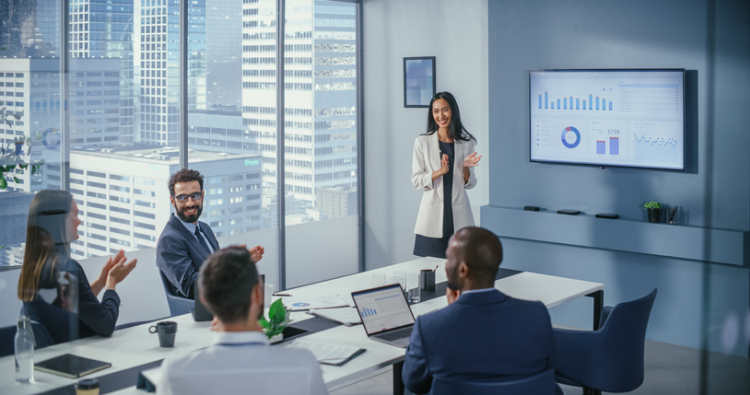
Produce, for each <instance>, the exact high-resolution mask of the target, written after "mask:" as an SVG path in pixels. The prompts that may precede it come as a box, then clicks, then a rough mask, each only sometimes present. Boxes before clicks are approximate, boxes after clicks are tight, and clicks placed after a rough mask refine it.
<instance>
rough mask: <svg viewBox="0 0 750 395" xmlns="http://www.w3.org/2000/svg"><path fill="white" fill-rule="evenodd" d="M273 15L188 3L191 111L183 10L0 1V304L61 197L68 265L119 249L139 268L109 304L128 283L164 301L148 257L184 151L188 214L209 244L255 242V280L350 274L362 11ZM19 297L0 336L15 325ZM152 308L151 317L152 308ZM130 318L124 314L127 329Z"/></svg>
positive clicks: (159, 2) (156, 3)
mask: <svg viewBox="0 0 750 395" xmlns="http://www.w3.org/2000/svg"><path fill="white" fill-rule="evenodd" d="M277 3H278V2H277V0H212V1H210V2H209V1H206V0H193V1H190V2H189V5H188V14H187V35H186V37H187V42H188V56H187V63H186V65H185V69H186V70H187V80H188V81H187V82H188V85H187V86H188V89H187V92H186V94H185V97H184V100H186V102H187V108H188V114H187V115H183V114H180V108H181V107H180V104H181V103H183V101H182V100H183V97H182V96H181V91H180V71H181V68H182V67H183V65H182V64H181V61H180V43H181V42H182V41H181V33H180V22H181V18H182V16H181V14H180V1H179V0H136V1H132V0H65V1H60V0H58V1H38V2H14V1H11V2H2V3H1V4H0V23H1V24H2V29H0V38H2V40H0V146H1V147H0V148H2V150H0V171H2V175H1V176H0V206H2V208H3V210H2V212H0V223H2V226H0V276H3V277H2V278H0V283H2V282H4V283H5V284H7V285H8V287H6V288H2V287H0V290H2V289H4V291H2V292H0V294H1V296H2V297H3V298H9V299H13V298H15V283H16V282H17V281H18V274H17V272H18V271H13V270H7V269H12V268H16V269H17V268H19V267H21V266H22V264H23V260H24V251H25V242H26V236H27V235H26V231H27V218H28V212H29V208H30V206H31V201H32V199H33V198H34V196H35V195H36V194H37V193H38V192H39V191H42V190H69V191H70V193H71V194H72V197H73V199H74V201H75V202H76V205H77V206H78V209H79V212H78V218H79V219H80V221H81V224H80V225H79V226H78V229H77V232H76V233H77V236H78V237H77V239H76V240H73V241H71V242H70V245H69V253H70V257H71V258H73V259H74V260H76V261H77V262H79V263H81V264H82V266H83V268H84V270H85V271H86V273H87V276H88V277H89V280H90V281H91V280H94V279H95V278H96V277H97V276H98V275H99V270H100V268H101V267H102V265H103V264H104V262H105V261H106V260H107V258H108V257H109V256H111V255H113V254H116V253H117V252H118V251H119V250H121V249H122V250H125V251H126V253H127V254H128V255H129V257H131V258H138V260H139V268H138V269H136V271H135V272H134V274H132V275H131V276H134V277H136V278H137V279H135V280H126V281H132V282H133V284H134V285H133V286H132V287H126V289H124V290H123V291H122V294H121V296H122V298H123V300H127V299H128V298H129V296H128V295H127V294H128V293H132V294H133V296H132V297H133V298H137V296H136V295H137V294H138V293H139V292H144V291H142V289H141V288H143V289H148V290H149V292H151V293H153V297H154V298H157V297H159V298H160V297H161V293H162V288H161V283H160V280H159V278H158V275H157V273H158V270H157V269H156V266H155V259H156V258H155V248H156V246H157V242H158V239H159V235H160V234H161V232H162V230H163V229H164V226H165V224H166V223H167V222H168V220H169V218H170V215H171V214H172V213H173V212H174V208H173V207H172V205H171V203H170V200H169V191H168V189H167V182H168V179H169V177H170V175H171V174H173V173H175V172H176V171H177V170H179V169H180V168H181V167H182V166H183V165H185V163H184V162H182V159H181V154H186V156H187V158H188V162H187V166H188V167H189V168H193V169H196V170H199V171H200V172H201V173H202V174H203V175H204V180H205V185H204V189H205V191H206V198H205V200H204V209H203V212H202V215H201V217H200V220H201V221H203V222H205V223H207V224H209V226H210V227H211V228H212V230H213V232H214V233H215V234H216V235H217V237H218V239H219V242H220V244H221V245H222V246H228V245H232V244H247V245H248V247H252V246H254V245H261V246H263V247H265V256H264V258H263V260H262V261H261V262H260V264H259V268H260V270H261V272H262V273H264V274H265V275H266V280H267V283H268V284H273V285H275V286H276V290H278V289H280V288H281V287H285V288H289V287H294V286H298V285H302V284H306V283H311V282H316V281H321V280H325V279H328V278H332V277H336V276H340V275H344V274H347V273H352V272H355V271H357V270H358V266H359V265H358V262H359V240H360V238H359V233H360V229H359V221H358V218H359V211H358V201H359V199H358V193H359V192H358V190H357V183H358V175H359V174H360V171H359V169H358V165H357V163H358V162H357V151H358V148H359V147H358V125H357V119H358V113H359V109H358V108H357V97H358V96H357V95H358V91H357V56H356V42H357V35H356V34H357V33H356V31H357V26H356V23H357V22H356V21H357V16H356V10H357V6H358V5H357V4H355V3H348V2H335V1H323V0H287V1H286V2H281V3H282V4H285V8H284V10H285V14H286V21H285V23H284V28H283V29H282V31H283V32H284V34H283V36H282V37H280V36H279V35H278V34H277V31H278V26H277V24H278V20H277V18H278V15H277ZM11 6H12V7H11ZM63 9H64V10H66V12H67V14H68V15H67V22H66V23H61V20H62V17H61V10H63ZM282 41H283V42H284V46H283V48H282V51H281V53H282V54H283V55H282V56H281V57H282V58H283V59H279V57H278V55H277V54H278V52H277V49H278V46H279V43H280V42H282ZM65 49H67V52H66V53H63V51H64V50H65ZM63 55H65V56H63ZM61 57H63V59H62V60H63V61H61ZM65 64H67V69H68V72H67V73H65V72H61V68H64V67H65V66H62V65H65ZM282 66H283V72H282V73H281V74H280V73H279V69H280V68H281V67H282ZM282 79H283V81H284V83H283V85H282V84H280V81H281V80H282ZM280 91H283V93H284V94H283V100H282V101H279V100H278V99H279V98H280V96H279V95H278V92H280ZM66 98H67V100H68V101H67V106H66V104H65V99H66ZM279 103H281V104H279ZM66 108H67V114H64V110H65V109H66ZM182 116H186V117H187V121H188V122H187V128H186V130H181V129H180V128H181V126H180V120H181V117H182ZM279 120H281V121H279ZM183 133H184V135H183ZM279 136H282V137H283V138H281V139H280V138H279ZM182 138H186V139H187V147H188V152H186V153H185V152H180V146H181V145H180V142H181V139H182ZM282 156H283V158H284V159H283V160H282V159H281V157H282ZM183 158H184V156H183ZM282 200H283V202H284V204H283V210H281V209H280V207H279V205H280V201H282ZM279 212H283V213H284V216H283V217H281V218H280V217H279ZM331 250H336V254H330V251H331ZM282 252H283V253H282ZM280 268H285V271H284V273H285V275H284V277H283V278H282V277H280V273H282V272H281V270H280ZM14 272H15V273H16V274H12V275H9V274H8V273H14ZM136 284H137V285H136ZM152 291H153V292H152ZM100 296H101V295H100ZM16 302H17V303H10V304H6V305H5V306H6V307H5V308H4V309H3V310H2V319H3V321H2V322H0V326H3V325H10V324H13V323H14V322H15V319H16V318H17V312H18V307H19V306H20V301H16ZM125 305H127V304H125ZM155 305H158V306H156V307H153V306H149V307H148V308H150V309H151V310H153V311H152V312H153V314H154V316H156V314H160V313H158V312H157V310H158V309H163V308H165V306H166V304H164V305H163V306H162V305H160V304H155ZM131 306H132V304H131ZM138 309H140V307H137V308H133V310H128V309H127V308H126V309H123V310H122V311H121V314H120V317H121V318H122V319H124V321H125V322H127V321H134V320H138V319H139V318H140V317H139V316H138V314H139V312H138V311H137V310H138ZM151 310H150V311H151ZM163 315H164V314H161V315H160V316H163ZM145 318H150V317H145ZM145 318H140V319H145Z"/></svg>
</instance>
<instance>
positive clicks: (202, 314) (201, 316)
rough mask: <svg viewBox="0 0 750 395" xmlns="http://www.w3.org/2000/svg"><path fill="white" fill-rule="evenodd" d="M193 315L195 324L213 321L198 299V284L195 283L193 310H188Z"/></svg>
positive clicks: (211, 315)
mask: <svg viewBox="0 0 750 395" xmlns="http://www.w3.org/2000/svg"><path fill="white" fill-rule="evenodd" d="M190 312H191V313H193V319H194V320H195V322H201V321H211V320H213V319H214V315H213V314H211V312H210V311H208V309H207V308H206V306H205V305H203V303H201V298H200V297H198V282H197V281H196V282H195V308H193V309H190Z"/></svg>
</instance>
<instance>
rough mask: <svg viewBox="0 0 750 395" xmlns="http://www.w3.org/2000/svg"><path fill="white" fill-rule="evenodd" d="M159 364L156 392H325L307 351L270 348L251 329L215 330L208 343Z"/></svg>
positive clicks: (320, 374) (305, 394)
mask: <svg viewBox="0 0 750 395" xmlns="http://www.w3.org/2000/svg"><path fill="white" fill-rule="evenodd" d="M177 337H178V338H179V333H178V334H177ZM161 366H162V367H161V374H160V377H159V379H158V382H157V383H156V391H157V393H158V394H160V395H161V394H180V395H182V394H186V395H190V394H250V393H252V394H275V393H278V394H289V395H324V394H328V389H327V388H326V386H325V383H324V382H323V372H322V370H321V369H320V365H319V364H318V362H317V361H316V360H315V357H314V356H313V355H312V353H310V352H309V351H307V350H303V349H298V348H284V347H270V346H269V343H268V339H267V338H266V336H265V335H264V334H263V333H261V332H257V331H252V332H219V333H217V334H216V335H215V337H214V341H213V343H212V345H211V346H209V347H207V348H205V349H203V350H198V351H195V352H192V353H190V354H188V355H185V356H181V357H173V358H167V359H165V360H164V362H163V363H162V365H161Z"/></svg>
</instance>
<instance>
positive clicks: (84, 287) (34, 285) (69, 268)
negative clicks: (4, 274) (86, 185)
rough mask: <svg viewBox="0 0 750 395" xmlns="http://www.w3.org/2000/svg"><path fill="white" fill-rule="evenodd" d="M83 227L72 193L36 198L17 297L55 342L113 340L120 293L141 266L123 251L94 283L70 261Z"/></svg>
mask: <svg viewBox="0 0 750 395" xmlns="http://www.w3.org/2000/svg"><path fill="white" fill-rule="evenodd" d="M80 224H81V221H80V219H79V218H78V205H77V204H76V202H75V200H73V196H71V194H70V193H68V192H65V191H51V190H45V191H41V192H39V193H37V194H36V195H35V196H34V199H33V200H32V202H31V206H30V208H29V218H28V228H27V232H26V247H25V252H24V263H23V266H22V267H21V273H20V276H19V279H18V291H17V293H18V298H19V299H20V300H21V301H23V310H22V314H24V315H26V316H28V317H29V318H30V319H31V320H33V321H36V322H38V323H39V324H40V325H41V326H42V327H43V328H44V329H46V332H48V334H49V337H50V338H51V340H52V343H61V342H66V341H70V340H74V339H77V338H82V337H89V336H94V335H99V336H111V335H112V332H114V330H115V323H116V322H117V317H118V314H119V306H120V298H119V296H118V295H117V292H116V290H115V288H116V286H117V284H118V283H120V282H121V281H122V280H123V279H125V277H127V276H128V274H130V272H131V271H132V270H133V269H134V268H135V264H136V261H135V260H133V261H130V262H127V263H126V260H127V258H126V257H125V254H124V251H120V252H119V253H118V254H117V255H116V256H114V257H112V258H110V260H109V261H108V262H107V264H105V265H104V267H103V268H102V271H101V273H100V275H99V276H98V277H97V278H96V279H94V280H93V281H91V282H89V281H88V279H87V278H86V275H85V274H84V271H83V268H82V267H81V265H80V264H79V263H78V262H77V261H75V260H74V259H72V258H71V256H70V243H71V242H72V241H74V240H76V239H78V226H79V225H80ZM102 290H104V294H103V295H102V299H101V301H99V299H98V295H99V293H101V292H102Z"/></svg>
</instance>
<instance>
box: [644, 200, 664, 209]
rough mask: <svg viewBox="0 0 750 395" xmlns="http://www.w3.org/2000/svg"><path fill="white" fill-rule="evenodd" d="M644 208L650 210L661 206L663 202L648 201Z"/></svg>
mask: <svg viewBox="0 0 750 395" xmlns="http://www.w3.org/2000/svg"><path fill="white" fill-rule="evenodd" d="M643 208H646V209H649V210H655V209H660V208H661V203H659V202H647V203H646V204H644V205H643Z"/></svg>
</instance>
